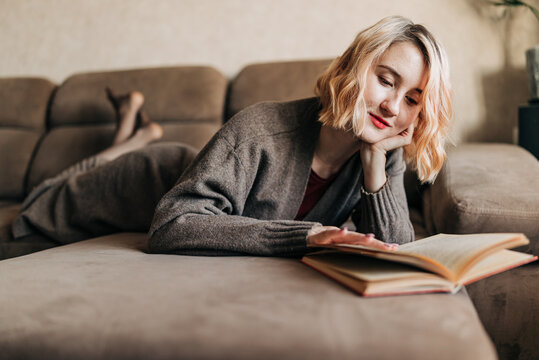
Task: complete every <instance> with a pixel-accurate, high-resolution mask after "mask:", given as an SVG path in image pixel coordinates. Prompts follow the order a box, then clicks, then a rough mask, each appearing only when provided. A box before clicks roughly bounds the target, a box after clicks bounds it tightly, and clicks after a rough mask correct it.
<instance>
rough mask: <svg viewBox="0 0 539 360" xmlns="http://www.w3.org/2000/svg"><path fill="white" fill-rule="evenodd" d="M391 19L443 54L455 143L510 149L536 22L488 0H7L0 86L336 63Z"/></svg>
mask: <svg viewBox="0 0 539 360" xmlns="http://www.w3.org/2000/svg"><path fill="white" fill-rule="evenodd" d="M530 1H531V2H532V3H533V2H534V3H537V0H530ZM392 14H400V15H404V16H407V17H409V18H411V19H412V20H414V21H415V22H419V23H423V24H425V25H426V26H427V27H429V28H430V29H431V30H432V31H433V32H434V33H435V34H436V35H437V36H438V37H439V38H440V39H441V40H442V42H443V43H444V44H445V46H446V48H447V51H448V53H449V56H450V59H451V63H452V79H453V83H454V91H455V110H456V111H455V115H456V116H455V132H454V133H455V135H456V138H457V140H486V141H494V140H497V141H505V142H511V141H512V132H513V128H514V127H515V126H516V124H517V107H518V105H519V104H523V103H525V102H526V100H527V99H528V97H529V93H528V88H527V80H526V74H525V70H524V61H525V60H524V51H525V49H526V48H529V47H531V46H532V45H534V44H536V43H539V21H537V20H536V19H535V18H534V17H533V15H532V14H531V13H529V11H527V10H525V9H522V10H517V11H513V12H512V14H511V16H510V17H509V18H504V19H502V20H500V19H498V17H499V15H500V11H499V10H498V9H495V8H494V7H492V6H490V5H488V4H487V3H486V1H485V0H452V1H448V0H390V1H384V0H335V1H330V0H153V1H150V0H112V1H111V0H0V49H1V53H2V55H1V56H0V76H2V77H6V76H29V75H30V76H40V77H47V78H49V79H51V80H53V81H55V82H61V81H62V80H63V79H65V78H66V77H67V76H69V75H70V74H73V73H75V72H87V71H96V70H108V69H123V68H138V67H146V66H162V65H178V64H208V65H212V66H214V67H216V68H217V69H219V70H221V71H222V72H223V73H224V74H225V75H227V76H229V77H233V76H234V75H235V74H236V73H237V72H238V71H239V70H240V69H241V68H242V67H243V66H245V65H246V64H249V63H252V62H261V61H274V60H284V59H308V58H327V57H334V56H337V55H339V54H340V53H341V52H342V51H343V50H344V49H345V48H346V46H347V45H348V43H349V42H350V41H351V40H352V39H353V37H354V36H355V34H356V33H357V32H358V31H359V30H360V29H361V28H363V27H364V26H367V25H370V24H372V23H374V22H375V21H376V20H378V19H379V18H381V17H384V16H386V15H392Z"/></svg>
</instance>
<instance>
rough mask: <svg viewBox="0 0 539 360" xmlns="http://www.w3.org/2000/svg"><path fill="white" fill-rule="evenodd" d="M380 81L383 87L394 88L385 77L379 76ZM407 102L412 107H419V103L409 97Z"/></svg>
mask: <svg viewBox="0 0 539 360" xmlns="http://www.w3.org/2000/svg"><path fill="white" fill-rule="evenodd" d="M378 79H379V80H380V82H381V83H382V84H383V85H387V86H391V87H392V86H393V84H392V83H391V82H390V81H388V80H387V79H386V78H384V77H383V76H378ZM406 101H408V103H410V104H411V105H417V101H415V100H414V99H412V98H411V97H409V96H407V97H406Z"/></svg>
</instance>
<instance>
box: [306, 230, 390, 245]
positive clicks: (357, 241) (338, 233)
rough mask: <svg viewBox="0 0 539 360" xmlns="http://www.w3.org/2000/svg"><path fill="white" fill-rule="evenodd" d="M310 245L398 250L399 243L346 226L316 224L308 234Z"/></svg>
mask: <svg viewBox="0 0 539 360" xmlns="http://www.w3.org/2000/svg"><path fill="white" fill-rule="evenodd" d="M307 244H308V245H329V244H353V245H363V246H368V247H372V248H375V249H380V250H389V251H393V250H397V249H398V247H399V245H398V244H389V243H385V242H383V241H380V240H377V239H375V238H374V235H373V234H366V235H365V234H361V233H357V232H354V231H349V230H348V229H347V228H346V227H345V228H342V229H339V228H338V227H335V226H315V227H313V228H312V229H311V230H309V232H308V234H307Z"/></svg>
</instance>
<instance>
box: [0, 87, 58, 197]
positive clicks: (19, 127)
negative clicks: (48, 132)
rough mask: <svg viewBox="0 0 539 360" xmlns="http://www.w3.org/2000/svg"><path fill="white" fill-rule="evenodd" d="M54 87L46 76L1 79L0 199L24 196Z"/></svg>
mask: <svg viewBox="0 0 539 360" xmlns="http://www.w3.org/2000/svg"><path fill="white" fill-rule="evenodd" d="M54 88H55V85H54V84H53V83H51V82H50V81H48V80H45V79H39V78H4V79H0V109H1V111H0V169H1V170H0V199H10V200H20V199H22V198H24V195H25V194H24V180H25V174H26V170H27V168H28V164H29V162H30V159H31V157H32V153H33V151H34V148H35V146H36V144H37V142H38V141H39V138H40V137H41V135H42V134H43V131H44V129H45V119H46V114H47V106H48V103H49V99H50V96H51V94H52V92H53V90H54Z"/></svg>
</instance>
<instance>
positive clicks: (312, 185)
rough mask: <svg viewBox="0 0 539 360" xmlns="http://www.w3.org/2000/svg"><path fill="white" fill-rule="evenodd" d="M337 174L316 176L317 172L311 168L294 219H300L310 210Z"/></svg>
mask: <svg viewBox="0 0 539 360" xmlns="http://www.w3.org/2000/svg"><path fill="white" fill-rule="evenodd" d="M338 174H339V173H336V174H333V175H331V177H329V178H327V179H324V178H322V177H320V176H318V174H317V173H315V172H314V171H313V170H312V169H311V174H310V175H309V182H308V183H307V190H305V195H303V201H302V202H301V206H300V207H299V210H298V213H297V215H296V218H295V219H294V220H302V219H303V218H304V217H305V215H307V214H308V213H309V211H311V210H312V208H313V207H314V206H315V205H316V203H317V202H318V200H320V198H321V197H322V195H324V193H325V192H326V190H327V189H328V188H329V186H330V185H331V183H332V182H333V180H335V178H336V177H337V175H338Z"/></svg>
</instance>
